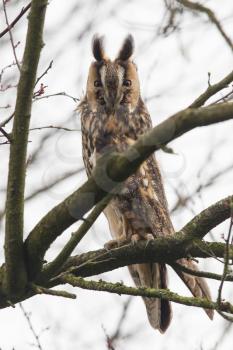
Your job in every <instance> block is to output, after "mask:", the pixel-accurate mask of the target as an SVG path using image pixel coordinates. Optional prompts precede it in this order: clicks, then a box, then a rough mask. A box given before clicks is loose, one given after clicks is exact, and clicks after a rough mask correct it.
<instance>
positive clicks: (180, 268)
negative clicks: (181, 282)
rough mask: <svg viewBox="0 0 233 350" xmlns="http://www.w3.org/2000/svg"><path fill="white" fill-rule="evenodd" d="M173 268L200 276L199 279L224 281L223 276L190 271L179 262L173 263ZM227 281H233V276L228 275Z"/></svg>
mask: <svg viewBox="0 0 233 350" xmlns="http://www.w3.org/2000/svg"><path fill="white" fill-rule="evenodd" d="M171 266H174V267H175V268H177V269H179V270H181V271H183V272H185V273H188V274H189V275H193V276H198V277H205V278H210V279H214V280H218V281H221V280H222V275H220V274H217V273H212V272H205V271H199V270H192V269H189V268H187V267H185V266H184V265H181V264H178V263H177V262H175V263H172V264H171ZM225 281H231V282H232V281H233V275H232V274H231V275H230V274H227V275H226V277H225Z"/></svg>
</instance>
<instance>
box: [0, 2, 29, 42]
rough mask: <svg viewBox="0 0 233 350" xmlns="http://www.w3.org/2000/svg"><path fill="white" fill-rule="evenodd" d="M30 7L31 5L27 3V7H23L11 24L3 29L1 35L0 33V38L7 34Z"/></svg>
mask: <svg viewBox="0 0 233 350" xmlns="http://www.w3.org/2000/svg"><path fill="white" fill-rule="evenodd" d="M30 7H31V3H29V4H28V5H27V6H25V7H23V8H22V10H21V11H20V13H19V14H18V16H17V17H16V18H15V19H14V21H12V22H11V24H9V25H7V28H6V29H4V30H3V31H2V32H1V33H0V38H1V37H3V36H4V35H5V34H6V33H8V32H9V30H11V29H12V28H13V27H14V26H15V24H16V23H17V22H18V21H19V20H20V18H21V17H22V16H23V15H24V14H25V13H26V12H27V11H28V10H29V8H30Z"/></svg>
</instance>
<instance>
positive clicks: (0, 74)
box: [0, 62, 16, 84]
mask: <svg viewBox="0 0 233 350" xmlns="http://www.w3.org/2000/svg"><path fill="white" fill-rule="evenodd" d="M15 65H16V63H15V62H13V63H11V64H8V65H7V66H5V67H3V68H2V70H1V73H0V84H1V82H2V78H3V74H4V72H5V70H7V69H8V68H11V67H13V66H15Z"/></svg>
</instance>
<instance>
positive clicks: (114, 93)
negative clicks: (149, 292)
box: [105, 80, 120, 112]
mask: <svg viewBox="0 0 233 350" xmlns="http://www.w3.org/2000/svg"><path fill="white" fill-rule="evenodd" d="M105 102H106V105H107V108H108V109H109V110H110V111H112V112H113V111H115V110H116V108H117V106H118V104H119V102H120V96H119V93H118V86H117V84H116V81H115V80H114V81H113V82H109V84H107V86H106V94H105Z"/></svg>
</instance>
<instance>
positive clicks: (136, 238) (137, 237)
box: [131, 233, 155, 244]
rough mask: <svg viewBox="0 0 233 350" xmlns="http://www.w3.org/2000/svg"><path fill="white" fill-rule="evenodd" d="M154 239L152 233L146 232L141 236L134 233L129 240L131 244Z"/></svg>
mask: <svg viewBox="0 0 233 350" xmlns="http://www.w3.org/2000/svg"><path fill="white" fill-rule="evenodd" d="M154 239H155V237H154V236H153V234H152V233H147V234H145V235H143V236H141V235H140V234H138V233H134V234H133V235H132V236H131V242H132V243H133V244H135V243H137V242H138V241H146V242H147V243H149V242H150V241H153V240H154Z"/></svg>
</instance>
